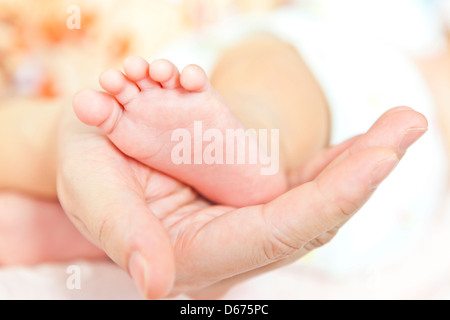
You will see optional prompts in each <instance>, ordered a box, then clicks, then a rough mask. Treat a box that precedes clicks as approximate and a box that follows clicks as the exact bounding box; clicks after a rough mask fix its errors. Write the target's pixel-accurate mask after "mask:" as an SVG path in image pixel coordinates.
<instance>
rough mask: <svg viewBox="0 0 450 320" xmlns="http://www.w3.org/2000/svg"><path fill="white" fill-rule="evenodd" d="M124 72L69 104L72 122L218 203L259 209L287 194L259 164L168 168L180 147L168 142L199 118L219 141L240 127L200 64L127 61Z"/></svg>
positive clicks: (281, 177) (280, 176)
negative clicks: (98, 131)
mask: <svg viewBox="0 0 450 320" xmlns="http://www.w3.org/2000/svg"><path fill="white" fill-rule="evenodd" d="M124 69H125V73H126V76H125V75H124V74H122V73H121V72H119V71H116V70H111V71H107V72H105V73H103V74H102V75H101V77H100V84H101V85H102V87H103V89H105V90H106V91H107V92H108V93H100V92H96V91H90V90H89V91H83V92H81V93H79V94H78V95H77V97H76V98H75V100H74V110H75V113H76V115H77V116H78V118H79V119H80V120H81V121H82V122H84V123H85V124H87V125H90V126H97V127H99V128H100V129H101V130H102V131H103V132H105V133H106V134H107V135H108V137H109V138H110V140H111V141H112V142H113V143H114V144H115V145H116V146H117V147H118V148H119V149H120V150H121V151H122V152H123V153H125V154H126V155H128V156H130V157H132V158H134V159H136V160H138V161H140V162H141V163H143V164H145V165H147V166H149V167H152V168H154V169H156V170H159V171H161V172H163V173H165V174H167V175H170V176H172V177H176V178H177V179H179V180H180V181H182V182H184V183H186V184H188V185H190V186H192V187H193V188H194V189H196V190H197V191H198V192H199V193H200V194H202V195H203V196H205V197H206V198H208V199H209V200H211V201H213V202H216V203H220V204H224V205H231V206H245V205H255V204H262V203H266V202H268V201H271V200H273V199H274V198H275V197H277V196H278V195H280V194H282V193H283V192H284V191H286V190H287V181H286V177H285V173H284V172H282V170H280V171H279V172H278V173H277V174H275V175H272V176H264V175H262V174H261V169H262V168H263V165H262V164H256V165H230V164H226V165H224V164H217V165H205V164H203V165H198V164H197V165H189V164H181V165H176V164H174V162H173V161H172V158H171V157H172V151H173V150H174V148H175V146H176V145H178V144H179V143H180V142H179V141H171V140H172V133H173V132H174V130H177V129H187V130H188V131H189V132H190V134H191V137H194V130H193V126H194V122H195V121H202V124H203V132H205V131H206V130H208V129H218V130H220V132H221V133H222V135H223V137H225V132H226V130H227V129H241V128H243V125H242V124H241V123H240V122H239V121H238V120H237V119H236V117H235V116H234V115H233V114H232V113H231V111H230V109H229V108H228V106H227V105H226V103H225V102H224V101H223V99H222V98H221V97H220V95H219V94H218V93H217V92H216V91H215V90H214V89H213V88H212V86H211V85H210V83H209V81H208V78H207V76H206V74H205V72H204V71H203V70H202V69H201V68H200V67H198V66H195V65H191V66H188V67H186V68H185V69H184V70H183V72H182V73H181V74H180V73H179V72H178V70H177V68H176V67H175V66H174V65H173V64H172V63H170V62H169V61H166V60H158V61H155V62H153V63H152V64H151V65H149V64H148V63H147V62H146V61H145V60H143V59H141V58H138V57H130V58H128V59H127V60H126V61H125V63H124ZM250 143H254V144H255V145H256V144H257V141H256V140H255V141H252V142H250ZM208 144H209V143H204V144H203V147H204V148H205V147H206V146H207V145H208ZM193 150H194V149H193V147H192V152H193ZM223 152H224V155H225V154H226V149H225V148H224V150H223Z"/></svg>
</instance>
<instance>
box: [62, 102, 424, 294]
mask: <svg viewBox="0 0 450 320" xmlns="http://www.w3.org/2000/svg"><path fill="white" fill-rule="evenodd" d="M93 107H95V106H93ZM68 119H70V120H67V121H66V123H65V124H64V125H63V128H64V130H62V131H61V140H60V141H61V143H60V159H59V163H60V165H59V170H58V194H59V199H60V202H61V204H62V206H63V208H64V210H65V212H66V213H67V214H68V216H69V218H70V219H71V220H72V221H73V222H74V224H75V225H76V226H77V227H78V228H79V230H80V231H81V232H82V233H83V234H84V235H85V236H86V237H87V238H88V239H90V240H91V241H92V242H94V243H95V244H96V245H97V246H99V247H100V248H101V249H103V250H104V251H105V252H106V253H107V254H108V255H109V257H110V258H111V259H112V260H114V261H115V262H116V263H117V264H118V265H119V266H121V267H122V268H123V269H125V270H127V271H128V272H129V273H130V275H131V276H132V278H133V279H134V281H135V282H136V284H137V286H138V288H139V289H140V291H141V292H142V294H143V295H144V296H145V297H146V298H163V297H167V296H174V295H177V294H181V293H187V294H191V295H193V296H195V297H216V294H219V293H223V292H224V291H225V290H226V289H227V288H229V287H230V286H231V285H233V284H235V283H236V282H237V281H241V280H243V279H245V278H247V277H250V276H253V275H254V274H257V273H260V272H264V271H266V270H268V269H273V268H276V267H279V266H281V265H284V264H286V263H290V262H293V261H295V260H296V259H299V258H301V257H302V256H304V255H305V254H306V253H308V252H309V251H311V250H313V249H316V248H318V247H320V246H322V245H324V244H325V243H327V242H329V241H330V240H331V239H332V238H333V237H334V236H335V235H336V233H337V231H338V230H339V228H340V227H342V225H344V224H345V223H346V222H347V221H348V220H349V219H350V218H351V217H352V215H353V214H355V213H356V212H357V211H358V210H359V209H360V208H361V207H362V206H363V204H364V203H365V202H366V201H367V200H368V199H369V197H370V196H371V195H372V193H373V192H374V191H375V189H376V188H377V186H378V185H379V184H380V183H381V182H382V181H383V180H384V179H385V178H386V177H387V176H388V174H389V173H390V172H391V171H392V170H393V169H394V168H395V166H396V165H397V164H398V162H399V160H400V159H401V158H402V157H403V155H404V154H405V152H406V150H407V148H408V147H409V146H410V145H411V144H412V143H414V142H415V141H416V140H417V139H419V138H420V137H421V136H422V135H423V134H424V133H425V131H426V129H427V125H428V124H427V121H426V119H425V118H424V117H423V116H422V115H420V114H418V113H417V112H415V111H413V110H411V109H409V108H405V107H401V108H396V109H393V110H391V111H389V112H387V113H386V114H384V115H383V116H382V117H381V118H380V119H379V120H378V122H377V123H376V124H375V125H374V126H373V127H372V129H370V130H369V131H368V132H367V133H366V134H364V135H362V136H359V137H356V138H354V139H351V140H349V141H347V142H345V143H343V144H342V145H340V146H337V147H334V148H331V149H329V150H327V151H325V152H323V153H322V154H321V155H319V156H317V157H316V158H315V159H313V160H312V162H311V163H309V164H308V165H306V166H305V167H303V168H301V169H299V170H298V171H296V172H293V173H292V175H291V176H292V182H293V185H292V187H293V188H292V189H291V190H290V191H289V192H287V193H286V194H284V195H282V196H281V197H279V198H278V199H276V200H274V201H272V202H270V203H268V204H266V205H260V206H253V207H246V208H231V207H224V206H217V205H213V204H211V203H209V202H208V201H206V200H205V199H203V198H201V197H200V196H199V195H198V194H197V193H196V192H194V191H193V190H192V189H191V188H189V187H188V186H185V185H183V184H181V183H179V182H178V181H176V180H175V179H172V178H170V177H167V176H165V175H163V174H161V173H159V172H156V171H154V170H152V169H151V168H148V167H145V166H143V165H141V164H139V163H137V162H136V161H134V160H132V159H130V158H128V157H126V156H125V155H123V154H122V153H121V152H120V151H119V150H117V149H116V148H115V147H114V146H113V145H112V144H111V143H110V142H109V141H108V139H107V138H106V137H105V136H104V135H103V134H101V133H100V132H98V131H97V130H96V129H92V128H87V127H85V126H83V125H81V124H80V123H79V122H77V121H76V120H74V117H73V115H70V116H69V117H68Z"/></svg>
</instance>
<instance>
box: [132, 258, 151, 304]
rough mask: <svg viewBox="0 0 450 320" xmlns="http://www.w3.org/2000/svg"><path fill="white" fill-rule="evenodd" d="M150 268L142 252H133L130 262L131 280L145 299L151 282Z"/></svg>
mask: <svg viewBox="0 0 450 320" xmlns="http://www.w3.org/2000/svg"><path fill="white" fill-rule="evenodd" d="M148 268H149V267H148V263H147V260H146V259H145V258H144V257H143V256H142V254H141V253H140V252H133V253H132V254H131V256H130V261H129V263H128V271H129V272H130V276H131V278H132V279H133V280H134V282H135V284H136V286H137V287H138V289H139V292H140V293H141V295H142V296H143V297H145V296H146V293H147V285H148V280H149V279H148V272H149V269H148Z"/></svg>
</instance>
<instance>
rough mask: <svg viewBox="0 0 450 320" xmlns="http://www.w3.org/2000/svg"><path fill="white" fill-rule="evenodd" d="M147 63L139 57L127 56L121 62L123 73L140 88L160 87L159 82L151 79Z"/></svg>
mask: <svg viewBox="0 0 450 320" xmlns="http://www.w3.org/2000/svg"><path fill="white" fill-rule="evenodd" d="M149 67H150V65H149V63H148V62H147V61H146V60H144V59H142V58H141V57H135V56H131V57H128V58H127V59H126V60H125V62H124V63H123V68H124V70H125V73H126V75H127V77H128V79H130V80H131V81H134V82H135V83H136V84H137V85H138V87H139V88H140V89H141V90H149V89H154V88H160V85H159V83H157V82H155V81H153V80H152V79H151V78H150V74H149Z"/></svg>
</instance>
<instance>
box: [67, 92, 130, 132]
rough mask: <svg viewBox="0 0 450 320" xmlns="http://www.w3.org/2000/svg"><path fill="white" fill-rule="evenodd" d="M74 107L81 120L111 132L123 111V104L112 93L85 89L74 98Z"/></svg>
mask: <svg viewBox="0 0 450 320" xmlns="http://www.w3.org/2000/svg"><path fill="white" fill-rule="evenodd" d="M73 109H74V111H75V114H76V116H77V117H78V119H80V121H81V122H83V123H84V124H87V125H88V126H94V127H100V128H101V129H102V130H103V131H105V132H107V133H110V132H111V131H112V130H113V129H114V126H115V124H116V123H117V120H118V119H119V117H120V114H121V113H122V107H121V105H120V104H119V103H118V102H117V101H116V100H115V99H114V98H113V97H112V96H110V95H108V94H107V93H103V92H98V91H94V90H84V91H81V92H80V93H78V94H77V95H76V96H75V98H74V100H73Z"/></svg>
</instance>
